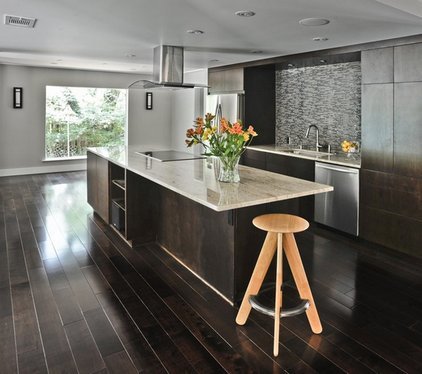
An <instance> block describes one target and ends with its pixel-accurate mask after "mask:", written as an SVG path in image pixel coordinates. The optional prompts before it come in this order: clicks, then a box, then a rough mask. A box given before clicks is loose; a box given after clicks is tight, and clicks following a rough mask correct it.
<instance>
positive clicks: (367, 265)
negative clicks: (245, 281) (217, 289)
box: [0, 172, 422, 373]
mask: <svg viewBox="0 0 422 374" xmlns="http://www.w3.org/2000/svg"><path fill="white" fill-rule="evenodd" d="M85 178H86V175H85V173H84V172H72V173H62V174H46V175H33V176H20V177H4V178H0V342H1V349H0V365H1V366H0V372H1V373H15V372H18V371H20V372H22V373H24V372H25V373H26V372H38V373H43V372H48V371H49V372H50V373H55V372H68V373H72V372H74V373H77V372H80V373H96V372H115V373H132V372H133V373H135V372H145V373H146V372H149V373H165V372H173V373H185V372H186V373H191V372H201V373H202V372H204V373H220V372H230V373H234V372H237V373H245V372H261V373H266V372H274V373H279V372H291V373H295V372H310V373H312V372H320V373H331V372H358V373H364V372H382V373H385V372H400V371H403V372H409V373H411V372H413V373H420V372H422V321H421V319H422V300H421V299H422V290H421V284H422V282H421V280H422V275H421V272H420V268H419V267H418V266H417V264H415V263H414V262H409V261H406V260H404V259H402V258H400V257H399V256H397V257H396V258H394V257H392V256H390V255H385V254H383V253H382V251H381V252H379V249H378V252H375V249H374V248H371V247H369V246H364V245H363V244H360V243H359V242H357V241H353V240H350V239H347V238H344V237H342V236H339V235H337V234H335V233H331V232H327V231H325V230H323V229H320V228H316V229H314V230H312V231H309V232H306V233H303V234H301V235H299V236H298V242H299V247H300V248H301V252H302V256H303V260H304V263H305V268H306V270H307V273H308V276H309V278H310V283H311V287H312V289H313V291H314V297H315V299H316V302H317V306H318V308H319V313H320V316H321V320H322V323H323V327H324V331H323V333H322V334H321V335H313V334H312V333H310V329H309V326H308V324H307V321H306V319H305V317H304V316H303V315H302V316H298V317H293V318H288V319H283V320H282V326H281V335H280V355H279V357H278V358H276V359H273V357H272V356H271V352H272V347H271V346H272V336H271V335H272V326H273V324H272V320H271V319H269V318H267V317H264V316H261V315H259V314H257V313H254V312H253V314H252V318H250V319H249V321H248V323H247V324H246V325H245V326H242V327H240V326H236V324H235V322H234V318H235V315H236V309H235V308H232V307H231V306H230V305H228V304H227V303H226V302H225V301H223V300H222V299H221V298H219V296H217V295H216V294H215V293H213V292H212V291H210V290H209V289H208V288H207V287H206V286H204V285H203V284H202V283H201V282H199V281H198V280H197V279H196V278H195V277H194V276H193V275H192V274H191V273H189V272H188V271H186V270H185V269H184V268H182V267H181V266H180V265H179V264H178V263H176V262H175V261H174V260H173V259H171V258H170V257H169V256H167V255H166V254H165V253H164V252H162V251H161V250H160V248H159V247H158V246H156V245H154V244H152V245H148V246H144V247H141V248H139V249H137V250H132V249H130V248H128V247H127V246H126V245H125V244H124V243H122V242H121V241H120V239H118V238H116V236H115V235H114V234H113V233H112V232H111V230H110V229H109V228H108V227H106V226H105V225H104V224H103V223H102V222H101V221H100V220H99V219H98V218H96V217H95V216H93V214H92V210H91V208H90V207H89V206H88V205H87V203H86V182H85ZM375 253H376V256H375ZM287 298H288V296H287Z"/></svg>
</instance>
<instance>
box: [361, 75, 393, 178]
mask: <svg viewBox="0 0 422 374" xmlns="http://www.w3.org/2000/svg"><path fill="white" fill-rule="evenodd" d="M393 87H394V86H393V84H392V83H389V84H365V85H363V86H362V144H361V150H362V168H364V169H370V170H379V171H392V170H393V119H394V112H393V108H394V92H393V89H394V88H393Z"/></svg>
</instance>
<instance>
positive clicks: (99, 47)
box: [0, 0, 422, 73]
mask: <svg viewBox="0 0 422 374" xmlns="http://www.w3.org/2000/svg"><path fill="white" fill-rule="evenodd" d="M400 4H401V5H400ZM421 9H422V6H421V1H420V0H260V1H258V0H230V1H227V0H211V1H210V0H120V1H118V0H85V1H82V0H0V10H1V17H2V20H1V24H0V63H3V64H22V65H30V66H49V67H57V68H60V67H62V68H64V67H65V68H78V69H91V70H108V71H123V72H132V73H151V71H152V51H153V47H155V46H157V45H160V44H169V45H178V46H184V47H185V70H187V71H189V70H194V69H199V68H205V67H210V66H218V65H227V64H231V63H236V62H243V61H248V60H257V59H261V58H267V57H271V56H280V55H288V54H293V53H299V52H306V51H311V50H318V49H325V48H332V47H339V46H345V45H351V44H356V43H363V42H369V41H376V40H384V39H390V38H396V37H402V36H408V35H416V34H422V18H420V17H418V16H417V14H422V13H421V12H419V10H421ZM238 10H253V11H254V12H256V15H255V16H254V17H251V18H241V17H238V16H235V15H234V13H235V11H238ZM4 14H9V15H16V16H24V17H35V18H37V23H36V25H35V28H34V29H26V28H21V27H13V26H6V25H4V21H3V18H4ZM310 17H321V18H327V19H329V20H330V23H329V24H328V25H325V26H302V25H300V24H299V23H298V21H299V20H300V19H302V18H310ZM189 29H200V30H203V31H204V32H205V34H203V35H191V34H187V33H186V30H189ZM313 37H328V38H329V40H328V41H325V42H315V41H313V40H312V38H313ZM254 50H261V51H263V53H262V54H254V53H251V52H252V51H254ZM212 60H218V61H212Z"/></svg>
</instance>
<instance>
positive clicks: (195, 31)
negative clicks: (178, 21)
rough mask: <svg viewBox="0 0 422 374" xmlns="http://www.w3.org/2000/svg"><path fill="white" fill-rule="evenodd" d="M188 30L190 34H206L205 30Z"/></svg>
mask: <svg viewBox="0 0 422 374" xmlns="http://www.w3.org/2000/svg"><path fill="white" fill-rule="evenodd" d="M186 32H187V33H188V34H194V35H202V34H205V32H204V31H202V30H187V31H186Z"/></svg>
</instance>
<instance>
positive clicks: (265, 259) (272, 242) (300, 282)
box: [236, 214, 322, 356]
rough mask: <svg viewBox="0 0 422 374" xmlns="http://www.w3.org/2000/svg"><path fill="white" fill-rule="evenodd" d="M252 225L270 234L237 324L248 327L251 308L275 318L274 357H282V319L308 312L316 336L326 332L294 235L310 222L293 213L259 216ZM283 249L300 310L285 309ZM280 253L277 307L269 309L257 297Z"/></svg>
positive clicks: (266, 239)
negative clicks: (279, 354) (283, 308)
mask: <svg viewBox="0 0 422 374" xmlns="http://www.w3.org/2000/svg"><path fill="white" fill-rule="evenodd" d="M252 223H253V224H254V225H255V226H256V227H257V228H259V229H261V230H264V231H267V236H266V238H265V241H264V244H263V246H262V249H261V252H260V254H259V257H258V260H257V262H256V265H255V268H254V271H253V273H252V276H251V279H250V281H249V285H248V288H247V289H246V293H245V296H244V297H243V301H242V304H241V305H240V309H239V312H238V313H237V317H236V323H237V324H239V325H244V324H245V323H246V320H247V319H248V317H249V313H250V312H251V308H252V307H253V308H254V309H256V310H258V311H260V312H263V313H265V314H268V315H271V316H273V317H274V356H278V346H279V333H280V317H288V316H292V315H296V314H300V313H303V312H306V316H307V317H308V321H309V324H310V325H311V329H312V331H313V332H314V333H315V334H319V333H321V332H322V326H321V322H320V320H319V316H318V311H317V309H316V306H315V302H314V299H313V297H312V293H311V289H310V287H309V283H308V279H307V278H306V274H305V270H304V268H303V264H302V260H301V258H300V254H299V250H298V248H297V244H296V240H295V237H294V235H293V234H294V233H296V232H301V231H305V230H306V229H307V228H308V227H309V223H308V221H306V220H305V219H303V218H301V217H297V216H293V215H290V214H264V215H262V216H258V217H255V218H254V219H253V221H252ZM283 249H284V253H285V254H286V258H287V261H288V263H289V266H290V269H291V272H292V275H293V278H294V281H295V283H296V287H297V289H298V291H299V295H300V297H301V298H302V303H301V304H300V305H299V306H298V307H297V308H292V309H290V310H281V304H282V282H283ZM276 250H277V259H276V269H277V270H276V289H275V308H274V310H272V309H268V308H265V307H263V306H262V305H260V304H259V303H258V302H257V301H256V299H255V296H256V295H257V294H258V292H259V290H260V288H261V285H262V282H263V281H264V278H265V275H266V273H267V271H268V268H269V266H270V264H271V260H272V258H273V257H274V254H275V252H276Z"/></svg>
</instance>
